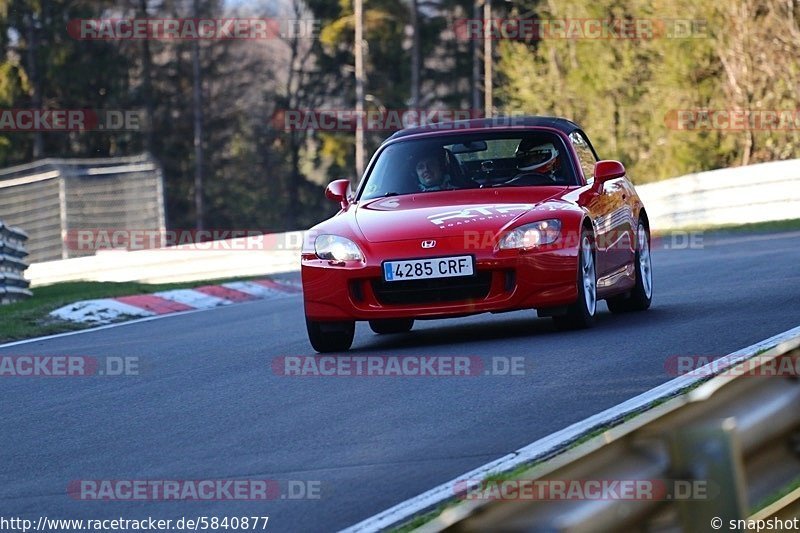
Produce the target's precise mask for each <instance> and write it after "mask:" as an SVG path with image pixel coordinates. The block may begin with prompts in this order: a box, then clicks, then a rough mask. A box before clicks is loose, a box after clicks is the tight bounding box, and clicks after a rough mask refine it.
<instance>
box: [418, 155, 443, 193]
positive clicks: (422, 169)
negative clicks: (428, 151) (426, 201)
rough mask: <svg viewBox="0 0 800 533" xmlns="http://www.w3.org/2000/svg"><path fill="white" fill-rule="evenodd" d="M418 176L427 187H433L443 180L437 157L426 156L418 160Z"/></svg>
mask: <svg viewBox="0 0 800 533" xmlns="http://www.w3.org/2000/svg"><path fill="white" fill-rule="evenodd" d="M417 178H418V179H419V182H420V183H421V184H422V185H424V186H425V187H433V186H435V185H439V184H440V183H441V182H442V169H441V168H439V162H438V161H437V159H436V158H435V157H432V156H431V157H425V158H423V159H420V160H419V162H417Z"/></svg>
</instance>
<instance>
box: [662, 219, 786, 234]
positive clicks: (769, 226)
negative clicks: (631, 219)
mask: <svg viewBox="0 0 800 533" xmlns="http://www.w3.org/2000/svg"><path fill="white" fill-rule="evenodd" d="M794 230H800V218H793V219H789V220H771V221H768V222H754V223H752V224H721V225H716V226H713V225H709V226H686V227H683V228H680V230H674V231H703V232H719V233H773V232H775V233H777V232H781V231H794ZM671 231H673V230H669V231H664V232H661V233H663V234H668V233H671Z"/></svg>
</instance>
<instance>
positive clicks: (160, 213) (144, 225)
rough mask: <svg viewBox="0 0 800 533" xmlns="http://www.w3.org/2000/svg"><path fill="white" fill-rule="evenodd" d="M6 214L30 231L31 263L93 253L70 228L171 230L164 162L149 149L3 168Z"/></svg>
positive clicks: (0, 181)
mask: <svg viewBox="0 0 800 533" xmlns="http://www.w3.org/2000/svg"><path fill="white" fill-rule="evenodd" d="M0 217H2V219H3V220H4V221H5V223H6V224H8V225H13V226H18V227H20V228H23V229H24V230H25V231H26V232H27V233H28V235H29V237H30V240H29V241H28V252H29V254H30V255H29V257H28V260H29V261H30V262H31V263H38V262H42V261H52V260H58V259H68V258H71V257H78V256H81V255H88V254H91V253H93V252H92V251H87V250H80V249H76V248H75V247H71V246H69V245H68V238H67V236H68V235H69V234H70V232H74V231H76V230H87V229H104V230H114V229H130V228H136V229H142V230H159V231H164V230H165V215H164V184H163V177H162V172H161V168H160V167H159V165H158V164H157V163H156V162H155V161H154V160H153V159H152V158H151V157H150V156H149V155H146V154H145V155H139V156H134V157H119V158H106V159H44V160H41V161H36V162H33V163H29V164H26V165H20V166H16V167H12V168H8V169H5V170H0Z"/></svg>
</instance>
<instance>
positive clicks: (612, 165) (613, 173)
mask: <svg viewBox="0 0 800 533" xmlns="http://www.w3.org/2000/svg"><path fill="white" fill-rule="evenodd" d="M624 175H625V167H624V166H622V163H620V162H619V161H613V160H610V159H609V160H605V161H598V162H597V163H595V164H594V181H595V182H596V183H603V182H606V181H608V180H613V179H614V178H621V177H622V176H624Z"/></svg>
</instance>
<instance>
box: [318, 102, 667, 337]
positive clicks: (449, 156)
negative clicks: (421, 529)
mask: <svg viewBox="0 0 800 533" xmlns="http://www.w3.org/2000/svg"><path fill="white" fill-rule="evenodd" d="M326 195H327V196H328V198H330V199H331V200H334V201H336V202H339V203H340V204H341V211H339V213H337V214H336V215H335V216H333V217H332V218H330V219H329V220H326V221H325V222H322V223H321V224H318V225H317V226H315V227H313V228H312V229H311V230H310V231H309V232H308V234H307V237H306V239H305V242H304V246H303V252H302V279H303V296H304V300H305V314H306V323H307V329H308V336H309V339H310V341H311V345H312V346H313V347H314V349H315V350H317V351H319V352H331V351H343V350H347V349H349V348H350V346H351V344H352V342H353V335H354V331H355V322H356V321H358V320H363V321H369V325H370V327H371V328H372V330H373V331H375V332H376V333H402V332H407V331H409V330H411V328H412V327H413V325H414V321H415V320H417V319H438V318H448V317H462V316H466V315H470V314H474V313H484V312H492V313H496V312H504V311H512V310H518V309H536V310H537V313H538V315H539V316H548V317H552V319H553V320H554V322H555V325H556V326H557V327H559V328H584V327H588V326H590V325H592V323H593V321H594V316H595V313H596V311H597V302H598V300H606V302H607V305H608V308H609V309H610V310H611V311H612V312H615V313H616V312H623V311H636V310H644V309H647V308H648V307H649V306H650V302H651V299H652V292H653V283H652V272H651V261H650V228H649V223H648V219H647V213H646V212H645V209H644V206H643V205H642V202H641V200H640V199H639V197H638V195H637V194H636V191H635V190H634V188H633V185H632V184H631V182H630V181H629V180H628V179H627V177H626V175H625V168H624V167H623V165H622V164H621V163H619V162H618V161H609V160H599V158H598V157H597V153H596V152H595V150H594V148H593V147H592V144H591V142H590V141H589V139H588V137H587V136H586V134H585V133H584V132H583V131H582V130H581V129H580V127H578V125H576V124H575V123H573V122H570V121H568V120H565V119H559V118H549V117H529V118H525V119H519V118H513V119H503V118H499V119H481V120H472V121H464V122H453V123H449V124H436V125H432V126H427V127H420V128H413V129H406V130H402V131H399V132H397V133H395V134H394V135H393V136H392V137H390V138H389V139H388V140H386V142H384V143H383V145H381V147H380V148H379V149H378V150H377V152H376V153H375V155H374V156H373V158H372V160H371V161H370V163H369V165H368V167H367V169H366V171H365V173H364V176H363V178H362V180H361V182H360V183H359V185H358V187H357V189H356V191H355V192H352V191H351V189H350V184H349V182H348V181H347V180H337V181H334V182H332V183H331V184H330V185H328V188H327V190H326Z"/></svg>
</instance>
